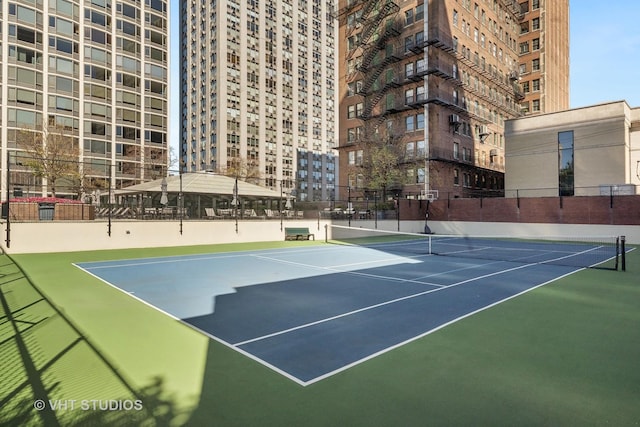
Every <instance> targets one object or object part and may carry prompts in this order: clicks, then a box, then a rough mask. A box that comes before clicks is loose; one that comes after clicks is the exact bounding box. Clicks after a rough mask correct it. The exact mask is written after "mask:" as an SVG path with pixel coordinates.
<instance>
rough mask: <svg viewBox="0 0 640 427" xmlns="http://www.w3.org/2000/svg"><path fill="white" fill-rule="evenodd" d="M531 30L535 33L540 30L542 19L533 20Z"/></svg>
mask: <svg viewBox="0 0 640 427" xmlns="http://www.w3.org/2000/svg"><path fill="white" fill-rule="evenodd" d="M531 29H532V30H534V31H536V30H539V29H540V18H533V19H532V20H531Z"/></svg>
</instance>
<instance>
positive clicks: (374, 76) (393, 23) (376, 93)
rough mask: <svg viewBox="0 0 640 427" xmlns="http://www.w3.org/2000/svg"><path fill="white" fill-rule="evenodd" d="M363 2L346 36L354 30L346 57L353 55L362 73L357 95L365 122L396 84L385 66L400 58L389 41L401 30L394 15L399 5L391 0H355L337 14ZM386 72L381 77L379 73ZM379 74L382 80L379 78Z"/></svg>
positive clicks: (394, 78)
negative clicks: (355, 38)
mask: <svg viewBox="0 0 640 427" xmlns="http://www.w3.org/2000/svg"><path fill="white" fill-rule="evenodd" d="M361 4H362V5H363V7H362V8H361V9H360V10H359V11H358V12H359V13H358V14H357V22H356V23H355V25H353V26H352V27H351V28H350V30H349V32H348V33H347V37H349V36H350V35H351V34H354V33H355V31H356V30H360V31H359V33H358V45H357V46H355V47H354V48H353V49H351V51H349V52H348V53H347V59H351V58H353V57H354V56H356V54H357V59H358V63H357V65H356V71H357V72H358V73H359V74H360V76H362V85H361V87H360V88H359V90H358V94H359V95H362V96H363V97H364V100H365V102H364V109H363V111H362V112H361V114H360V116H359V118H360V119H362V120H364V121H367V120H369V119H371V118H372V111H373V109H374V108H375V106H376V105H377V104H378V103H379V102H380V100H381V99H382V98H383V97H384V95H385V93H387V92H388V91H389V90H390V89H392V88H394V87H397V86H398V85H399V84H400V80H399V79H398V77H397V76H396V75H395V74H397V73H394V72H393V71H390V69H389V68H388V67H389V66H390V65H392V64H393V63H395V62H398V61H400V60H401V59H402V55H401V52H398V47H397V46H396V44H395V43H393V42H392V40H393V39H394V38H395V37H397V36H399V35H400V33H401V32H402V22H400V21H398V20H397V19H396V17H395V15H396V14H397V13H398V11H399V10H400V7H399V6H398V5H397V4H396V3H395V2H393V1H391V0H373V1H368V2H355V3H353V4H352V5H351V7H350V8H345V9H343V10H342V11H340V12H339V14H340V15H341V16H345V14H347V13H349V12H351V11H352V10H356V6H359V5H361ZM385 70H387V73H386V74H385V75H384V76H382V74H383V72H384V71H385ZM381 76H382V77H383V79H382V81H381V80H380V78H381Z"/></svg>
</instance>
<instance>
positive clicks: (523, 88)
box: [522, 82, 530, 93]
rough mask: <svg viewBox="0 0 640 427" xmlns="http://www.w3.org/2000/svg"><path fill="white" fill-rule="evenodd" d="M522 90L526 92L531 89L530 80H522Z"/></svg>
mask: <svg viewBox="0 0 640 427" xmlns="http://www.w3.org/2000/svg"><path fill="white" fill-rule="evenodd" d="M522 91H523V92H524V93H529V91H530V89H529V82H522Z"/></svg>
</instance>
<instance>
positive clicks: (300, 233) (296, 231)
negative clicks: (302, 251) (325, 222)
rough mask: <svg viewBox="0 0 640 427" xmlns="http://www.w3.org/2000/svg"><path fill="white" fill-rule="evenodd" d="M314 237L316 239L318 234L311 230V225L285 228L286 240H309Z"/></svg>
mask: <svg viewBox="0 0 640 427" xmlns="http://www.w3.org/2000/svg"><path fill="white" fill-rule="evenodd" d="M310 238H313V240H316V236H315V234H313V233H310V232H309V227H297V228H293V227H287V228H285V229H284V240H309V239H310Z"/></svg>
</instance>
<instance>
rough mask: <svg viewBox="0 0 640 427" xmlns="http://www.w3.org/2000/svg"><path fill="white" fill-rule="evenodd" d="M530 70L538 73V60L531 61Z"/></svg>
mask: <svg viewBox="0 0 640 427" xmlns="http://www.w3.org/2000/svg"><path fill="white" fill-rule="evenodd" d="M531 70H532V71H540V58H536V59H534V60H533V61H531Z"/></svg>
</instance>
